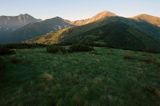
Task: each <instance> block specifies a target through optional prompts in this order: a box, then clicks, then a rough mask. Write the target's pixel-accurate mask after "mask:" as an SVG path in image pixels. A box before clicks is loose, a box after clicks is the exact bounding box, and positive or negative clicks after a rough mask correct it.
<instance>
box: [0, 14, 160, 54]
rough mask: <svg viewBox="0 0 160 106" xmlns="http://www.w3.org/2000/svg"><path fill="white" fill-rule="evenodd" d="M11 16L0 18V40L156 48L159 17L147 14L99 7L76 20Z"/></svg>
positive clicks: (159, 39)
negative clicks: (118, 12)
mask: <svg viewBox="0 0 160 106" xmlns="http://www.w3.org/2000/svg"><path fill="white" fill-rule="evenodd" d="M2 17H3V16H2ZM12 18H13V17H12ZM14 18H15V19H14V20H12V21H11V17H5V19H3V18H0V25H1V27H0V28H1V29H3V30H2V31H0V43H19V42H24V41H25V42H27V43H44V44H57V43H63V44H74V43H87V44H95V45H104V46H110V47H115V48H123V49H134V50H148V51H160V27H159V26H160V18H159V17H155V16H151V15H147V14H141V15H137V16H134V17H131V18H124V17H120V16H117V15H116V14H114V13H112V12H109V11H103V12H100V13H98V14H97V15H95V16H93V17H91V18H88V19H84V20H77V21H69V20H65V19H62V18H60V17H55V18H52V19H47V20H43V21H42V20H39V19H35V18H33V17H32V16H30V15H28V14H24V15H19V16H16V17H14ZM2 27H5V28H6V29H8V30H4V28H2ZM4 32H8V33H9V34H8V33H6V34H5V33H4ZM3 33H4V34H3ZM2 34H3V35H2ZM4 36H5V37H4ZM3 37H4V38H3Z"/></svg>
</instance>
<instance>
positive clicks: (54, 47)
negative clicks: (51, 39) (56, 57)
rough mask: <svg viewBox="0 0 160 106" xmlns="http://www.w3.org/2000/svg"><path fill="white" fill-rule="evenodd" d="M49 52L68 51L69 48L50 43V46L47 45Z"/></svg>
mask: <svg viewBox="0 0 160 106" xmlns="http://www.w3.org/2000/svg"><path fill="white" fill-rule="evenodd" d="M47 52H49V53H58V52H61V53H66V52H67V50H66V48H65V47H63V46H58V45H49V46H47Z"/></svg>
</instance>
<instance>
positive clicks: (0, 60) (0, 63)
mask: <svg viewBox="0 0 160 106" xmlns="http://www.w3.org/2000/svg"><path fill="white" fill-rule="evenodd" d="M4 67H5V66H4V63H3V60H2V58H0V74H1V73H2V71H3V70H4Z"/></svg>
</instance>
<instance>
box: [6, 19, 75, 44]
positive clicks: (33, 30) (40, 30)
mask: <svg viewBox="0 0 160 106" xmlns="http://www.w3.org/2000/svg"><path fill="white" fill-rule="evenodd" d="M69 26H73V25H71V24H70V22H69V21H67V20H64V19H62V18H60V17H55V18H51V19H47V20H44V21H39V22H34V23H29V24H27V25H25V26H23V27H21V28H18V29H16V30H14V31H13V32H12V33H10V35H9V36H8V37H7V39H5V40H4V39H3V42H5V43H19V42H22V41H24V40H28V39H31V38H34V37H36V36H40V35H42V34H46V33H49V32H54V31H57V30H60V29H62V28H65V27H69Z"/></svg>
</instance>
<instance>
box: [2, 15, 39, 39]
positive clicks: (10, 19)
mask: <svg viewBox="0 0 160 106" xmlns="http://www.w3.org/2000/svg"><path fill="white" fill-rule="evenodd" d="M39 21H41V20H40V19H36V18H34V17H32V16H31V15H29V14H20V15H18V16H0V42H4V41H5V40H8V37H9V36H10V35H9V34H10V33H12V32H13V31H15V30H17V29H18V28H21V27H23V26H25V25H27V24H29V23H35V22H39Z"/></svg>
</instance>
